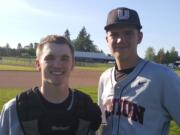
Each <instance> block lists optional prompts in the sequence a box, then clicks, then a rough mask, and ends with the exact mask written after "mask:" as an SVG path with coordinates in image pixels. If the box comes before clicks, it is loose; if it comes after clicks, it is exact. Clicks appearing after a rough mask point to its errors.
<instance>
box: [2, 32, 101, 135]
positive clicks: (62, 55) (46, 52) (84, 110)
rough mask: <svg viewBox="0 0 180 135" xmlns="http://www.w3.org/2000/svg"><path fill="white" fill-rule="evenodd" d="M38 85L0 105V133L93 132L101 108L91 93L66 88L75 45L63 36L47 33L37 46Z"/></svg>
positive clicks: (61, 134) (54, 134)
mask: <svg viewBox="0 0 180 135" xmlns="http://www.w3.org/2000/svg"><path fill="white" fill-rule="evenodd" d="M36 55H37V58H36V66H37V69H38V70H39V71H40V72H41V80H42V83H41V87H35V88H32V89H30V90H27V91H25V92H22V93H20V94H19V95H18V96H17V97H16V99H15V98H14V99H12V100H11V101H9V102H8V103H6V104H5V105H4V107H3V110H2V112H1V116H0V135H90V134H91V135H92V134H95V131H96V130H97V129H98V128H99V125H100V123H101V111H100V109H99V107H98V106H97V104H95V103H93V101H92V99H91V98H90V96H88V95H86V94H84V93H82V92H80V91H78V90H74V89H71V88H69V78H70V74H71V72H72V70H73V68H74V63H75V61H74V49H73V47H72V45H71V44H70V43H69V42H68V41H67V40H66V39H65V38H64V37H62V36H57V35H49V36H47V37H46V38H44V39H43V40H42V41H41V42H40V44H39V45H38V47H37V52H36Z"/></svg>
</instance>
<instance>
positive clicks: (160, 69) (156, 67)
mask: <svg viewBox="0 0 180 135" xmlns="http://www.w3.org/2000/svg"><path fill="white" fill-rule="evenodd" d="M146 67H147V68H146V71H147V72H148V71H149V72H152V73H156V74H157V75H162V76H164V75H168V76H169V75H171V74H175V72H174V71H173V70H172V69H170V68H169V67H167V66H166V65H162V64H158V63H155V62H149V63H148V64H147V66H146Z"/></svg>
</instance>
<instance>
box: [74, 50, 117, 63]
mask: <svg viewBox="0 0 180 135" xmlns="http://www.w3.org/2000/svg"><path fill="white" fill-rule="evenodd" d="M75 59H76V61H80V62H102V63H108V62H112V61H114V58H113V57H112V56H107V55H105V54H104V53H96V52H80V51H75Z"/></svg>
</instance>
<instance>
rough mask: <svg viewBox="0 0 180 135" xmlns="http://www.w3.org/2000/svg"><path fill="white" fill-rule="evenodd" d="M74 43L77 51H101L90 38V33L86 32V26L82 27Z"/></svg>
mask: <svg viewBox="0 0 180 135" xmlns="http://www.w3.org/2000/svg"><path fill="white" fill-rule="evenodd" d="M73 43H74V47H75V50H77V51H84V52H99V51H98V49H97V47H96V45H94V44H93V41H92V40H91V39H90V34H88V33H87V32H86V28H85V27H83V28H82V30H81V31H80V32H79V34H78V36H77V38H76V39H75V40H74V42H73Z"/></svg>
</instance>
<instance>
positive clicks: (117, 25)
mask: <svg viewBox="0 0 180 135" xmlns="http://www.w3.org/2000/svg"><path fill="white" fill-rule="evenodd" d="M126 26H134V27H135V28H137V29H138V30H140V29H141V28H142V26H141V25H137V24H133V23H127V22H126V23H114V24H110V25H107V26H105V27H104V29H105V30H106V31H108V30H110V29H111V28H113V27H119V28H121V27H126Z"/></svg>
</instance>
